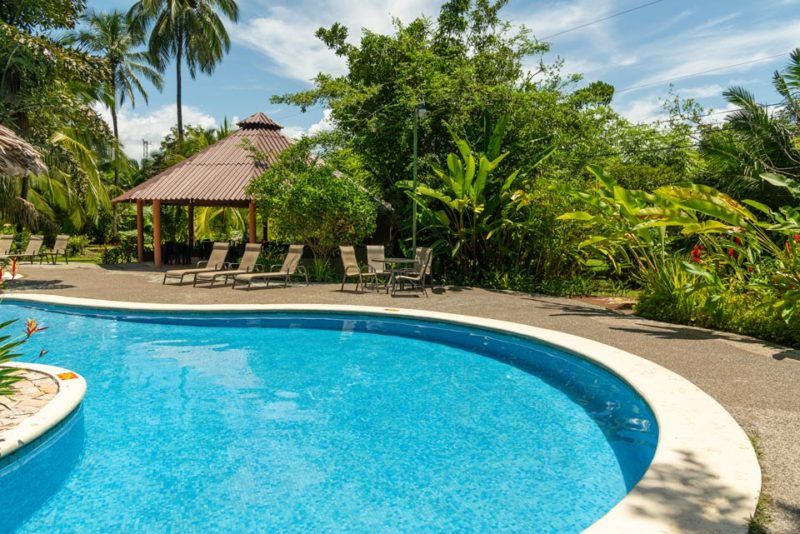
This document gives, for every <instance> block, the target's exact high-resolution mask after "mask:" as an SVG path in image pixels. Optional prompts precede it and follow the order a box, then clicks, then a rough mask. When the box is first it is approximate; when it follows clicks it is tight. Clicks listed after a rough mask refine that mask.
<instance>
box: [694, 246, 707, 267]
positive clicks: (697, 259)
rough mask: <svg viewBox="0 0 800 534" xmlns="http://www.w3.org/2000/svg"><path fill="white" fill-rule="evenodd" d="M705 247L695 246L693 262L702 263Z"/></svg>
mask: <svg viewBox="0 0 800 534" xmlns="http://www.w3.org/2000/svg"><path fill="white" fill-rule="evenodd" d="M704 248H705V247H703V245H695V246H694V248H693V249H692V261H693V262H695V263H702V262H703V260H702V257H701V256H702V254H703V249H704Z"/></svg>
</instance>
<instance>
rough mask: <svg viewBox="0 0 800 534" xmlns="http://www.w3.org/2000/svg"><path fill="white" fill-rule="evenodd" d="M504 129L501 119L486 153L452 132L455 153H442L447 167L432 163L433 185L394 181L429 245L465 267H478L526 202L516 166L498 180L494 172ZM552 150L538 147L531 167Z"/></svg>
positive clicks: (501, 156)
mask: <svg viewBox="0 0 800 534" xmlns="http://www.w3.org/2000/svg"><path fill="white" fill-rule="evenodd" d="M504 128H505V121H502V120H501V121H500V122H499V123H498V125H497V126H496V127H495V128H494V131H493V133H492V136H491V138H490V139H489V142H488V143H487V147H488V149H487V152H486V153H482V152H476V151H474V150H473V149H472V148H471V147H470V146H469V143H467V141H466V140H464V139H462V138H460V137H459V136H458V135H457V134H455V133H454V132H452V131H451V135H452V137H453V141H454V143H455V145H456V148H457V149H458V152H457V153H451V154H449V155H448V156H447V167H446V168H442V167H438V166H434V167H433V174H434V177H435V179H434V180H432V182H433V183H432V184H430V185H428V184H419V185H418V186H417V188H416V189H413V184H411V183H410V182H408V181H405V182H401V183H399V184H398V185H399V186H400V187H401V188H404V189H405V190H406V192H407V194H408V195H409V196H410V197H411V199H412V201H413V202H416V203H417V204H418V205H419V207H420V208H421V213H420V216H421V221H422V223H423V225H422V226H423V230H424V231H425V232H427V233H428V234H430V235H431V236H432V237H433V238H434V247H435V248H440V249H441V248H446V249H447V250H448V251H449V255H450V257H451V258H453V259H454V260H456V261H458V262H459V263H460V264H461V265H462V266H463V267H466V268H470V267H476V266H479V264H480V262H481V260H482V258H483V257H485V255H486V253H487V251H488V250H490V249H491V243H492V241H493V240H495V239H498V236H499V235H500V234H502V233H503V231H504V230H506V229H508V228H510V227H511V226H513V223H514V221H515V219H518V218H519V216H518V213H517V212H518V211H519V209H520V207H521V206H523V205H524V204H525V202H526V201H527V200H528V197H527V195H526V192H525V191H524V190H523V189H521V188H520V184H519V183H518V182H519V181H520V170H518V169H517V170H513V171H511V172H510V173H509V174H508V175H506V176H505V177H503V178H498V177H496V176H495V174H496V173H495V171H496V170H497V169H498V168H499V167H500V165H501V164H502V162H503V161H504V160H505V159H506V157H507V156H508V152H504V153H500V151H499V144H500V141H501V139H502V136H503V130H504ZM553 150H554V149H553V148H548V149H547V150H545V151H543V152H542V153H541V154H540V155H539V157H538V158H537V159H536V161H534V163H533V164H532V165H531V169H533V168H535V167H536V166H538V165H539V164H540V163H541V162H542V161H544V160H545V159H546V158H547V157H548V156H550V154H552V152H553Z"/></svg>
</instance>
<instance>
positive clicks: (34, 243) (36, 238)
mask: <svg viewBox="0 0 800 534" xmlns="http://www.w3.org/2000/svg"><path fill="white" fill-rule="evenodd" d="M43 244H44V238H43V237H42V236H40V235H32V236H31V238H30V239H29V240H28V246H27V247H25V251H24V252H22V253H20V254H9V255H8V256H7V257H4V258H3V260H6V259H11V258H16V259H17V260H22V259H29V260H31V263H33V261H34V260H35V259H36V258H38V257H39V255H40V253H41V251H42V245H43Z"/></svg>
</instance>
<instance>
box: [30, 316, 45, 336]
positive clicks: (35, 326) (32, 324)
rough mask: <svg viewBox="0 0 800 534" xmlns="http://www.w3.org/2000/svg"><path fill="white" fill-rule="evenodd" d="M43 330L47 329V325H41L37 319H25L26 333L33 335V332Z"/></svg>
mask: <svg viewBox="0 0 800 534" xmlns="http://www.w3.org/2000/svg"><path fill="white" fill-rule="evenodd" d="M42 330H47V327H46V326H39V323H37V322H36V319H28V320H27V321H25V334H26V335H27V336H28V337H31V336H32V335H33V334H35V333H37V332H41V331H42Z"/></svg>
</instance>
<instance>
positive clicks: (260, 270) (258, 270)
mask: <svg viewBox="0 0 800 534" xmlns="http://www.w3.org/2000/svg"><path fill="white" fill-rule="evenodd" d="M252 272H254V273H263V272H264V266H263V265H261V264H259V263H257V264H256V265H255V266H254V267H253V271H252Z"/></svg>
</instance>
